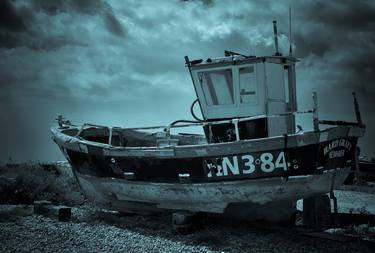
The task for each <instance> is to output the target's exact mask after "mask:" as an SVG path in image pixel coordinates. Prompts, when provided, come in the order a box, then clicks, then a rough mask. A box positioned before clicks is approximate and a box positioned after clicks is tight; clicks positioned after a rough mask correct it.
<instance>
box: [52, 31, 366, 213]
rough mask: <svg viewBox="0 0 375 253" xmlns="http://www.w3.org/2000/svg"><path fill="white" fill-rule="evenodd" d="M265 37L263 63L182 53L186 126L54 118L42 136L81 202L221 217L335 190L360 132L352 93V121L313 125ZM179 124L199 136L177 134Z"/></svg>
mask: <svg viewBox="0 0 375 253" xmlns="http://www.w3.org/2000/svg"><path fill="white" fill-rule="evenodd" d="M275 38H276V53H275V54H274V55H270V56H248V55H242V54H238V53H235V52H231V51H225V56H224V57H219V58H208V59H198V60H190V59H189V58H188V57H187V56H185V64H186V67H187V69H188V70H189V73H190V76H191V79H192V82H193V86H194V89H195V92H196V95H197V99H196V100H195V101H194V102H193V104H192V106H191V112H192V116H193V117H194V120H178V121H175V122H172V123H170V124H167V125H164V126H155V127H139V128H121V127H109V126H100V125H95V124H88V123H86V124H83V125H80V126H77V125H74V124H72V123H71V122H69V121H67V120H65V119H64V118H63V117H61V116H60V117H59V118H58V125H57V126H54V127H52V128H51V132H52V138H53V140H54V142H55V143H56V144H57V145H58V146H59V148H60V149H61V152H62V153H63V154H64V156H65V157H66V159H67V160H68V161H69V163H70V164H71V167H72V170H73V172H74V175H75V177H76V179H77V181H78V183H79V185H80V187H81V189H82V191H83V192H84V193H85V194H86V196H87V197H88V198H89V199H90V200H92V201H93V202H95V203H96V204H97V205H99V206H102V207H104V208H108V209H112V210H118V211H129V210H148V209H158V210H172V211H188V212H193V213H197V212H207V213H218V214H222V213H225V212H226V211H228V209H230V208H231V207H233V206H238V205H241V204H244V205H245V204H251V205H257V206H266V205H267V204H269V203H271V204H272V203H281V202H283V201H286V202H288V201H289V202H292V203H295V201H297V200H298V199H301V198H309V197H313V196H319V195H322V194H325V193H329V192H332V191H333V189H335V188H336V187H338V186H340V185H341V184H342V183H343V182H344V180H345V179H346V177H347V175H348V174H349V172H350V170H351V168H352V167H353V166H354V163H355V160H356V146H357V141H358V138H359V137H361V136H363V135H364V131H365V126H364V124H363V123H362V120H361V116H360V112H359V107H358V103H357V100H356V97H355V94H353V96H354V107H355V112H356V118H357V121H356V122H346V121H345V122H344V121H332V120H320V119H319V118H318V109H317V96H316V93H314V94H313V99H312V109H311V110H307V111H298V109H297V98H296V74H295V69H296V63H297V62H298V61H299V59H298V58H296V57H294V56H292V55H288V56H283V55H282V54H281V53H280V52H279V51H278V47H277V36H275ZM194 106H199V108H200V110H201V114H202V118H199V117H197V116H196V114H195V112H194V111H195V110H194V108H195V107H194ZM300 113H308V114H311V116H312V117H311V118H312V124H311V125H312V126H313V127H312V129H313V130H311V131H303V130H302V129H301V127H300V126H296V122H295V121H296V120H295V118H296V115H297V114H300ZM184 127H196V128H200V129H202V133H204V134H201V135H199V134H188V133H177V131H179V129H182V128H184ZM271 209H273V211H274V212H281V209H280V208H276V209H275V208H271ZM243 211H245V212H246V213H247V214H249V213H252V215H255V212H254V210H251V209H250V210H249V209H246V210H243ZM250 215H251V214H250Z"/></svg>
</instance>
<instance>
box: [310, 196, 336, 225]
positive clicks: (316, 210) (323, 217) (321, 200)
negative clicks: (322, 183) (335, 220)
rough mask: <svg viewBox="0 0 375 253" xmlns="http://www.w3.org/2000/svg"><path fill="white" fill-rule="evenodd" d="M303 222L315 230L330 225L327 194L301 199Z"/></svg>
mask: <svg viewBox="0 0 375 253" xmlns="http://www.w3.org/2000/svg"><path fill="white" fill-rule="evenodd" d="M303 224H304V225H305V226H307V227H310V228H313V229H315V230H324V229H327V228H328V227H330V226H331V203H330V200H329V198H328V196H327V195H321V196H316V197H311V198H307V199H303Z"/></svg>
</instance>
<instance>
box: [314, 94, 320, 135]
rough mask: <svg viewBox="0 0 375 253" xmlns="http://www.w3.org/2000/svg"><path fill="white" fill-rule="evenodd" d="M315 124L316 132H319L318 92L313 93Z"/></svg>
mask: <svg viewBox="0 0 375 253" xmlns="http://www.w3.org/2000/svg"><path fill="white" fill-rule="evenodd" d="M312 97H313V103H314V104H313V123H314V131H315V132H318V131H319V119H318V96H317V94H316V92H313V95H312Z"/></svg>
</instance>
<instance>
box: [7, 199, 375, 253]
mask: <svg viewBox="0 0 375 253" xmlns="http://www.w3.org/2000/svg"><path fill="white" fill-rule="evenodd" d="M0 214H1V216H0V217H1V219H0V252H288V253H292V252H340V253H343V252H371V251H370V249H369V248H368V246H366V245H365V244H364V243H363V242H360V241H354V242H353V241H352V242H341V243H340V242H336V241H329V240H324V239H318V238H310V237H306V236H302V235H298V234H297V233H296V231H295V230H293V229H285V230H276V231H271V230H265V229H259V228H255V227H252V226H251V225H249V224H247V223H243V222H236V221H233V222H222V221H219V220H217V219H209V220H208V221H207V224H205V225H204V226H203V227H202V228H201V229H199V230H197V231H195V232H193V233H190V234H175V233H173V232H172V231H171V229H170V220H169V219H168V217H167V216H141V215H128V216H121V217H117V216H116V217H115V219H113V220H111V219H108V218H107V219H98V216H97V215H96V214H95V211H94V210H92V209H90V207H84V208H74V209H73V218H72V221H70V222H58V221H56V220H53V219H50V218H46V217H43V216H37V215H32V209H31V207H30V206H29V207H24V208H18V207H17V208H16V209H15V208H14V207H13V206H1V212H0Z"/></svg>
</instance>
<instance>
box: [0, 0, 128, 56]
mask: <svg viewBox="0 0 375 253" xmlns="http://www.w3.org/2000/svg"><path fill="white" fill-rule="evenodd" d="M16 4H17V2H13V1H10V0H4V1H1V2H0V47H5V48H16V47H23V46H24V47H28V48H31V49H34V50H56V49H58V48H61V47H64V46H66V45H69V44H75V45H81V46H83V45H86V44H87V43H86V42H81V41H78V40H77V39H73V37H74V35H72V34H58V32H56V33H57V34H52V35H51V34H49V33H48V32H46V31H45V27H46V26H48V23H46V24H42V23H40V21H39V20H37V19H36V18H35V14H34V13H37V12H43V13H46V14H48V15H50V17H49V19H50V20H51V19H54V16H57V15H59V14H61V13H77V14H84V15H99V16H101V17H102V20H103V22H104V24H105V26H106V28H107V30H108V32H110V33H111V34H113V35H116V36H120V37H124V36H125V34H126V32H125V28H124V27H123V26H122V24H121V22H120V21H119V20H118V19H117V17H116V16H115V14H114V13H113V10H112V8H111V6H110V5H109V4H108V3H106V2H104V1H91V0H65V1H64V0H56V1H44V0H33V1H31V2H29V4H28V5H20V6H16Z"/></svg>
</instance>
